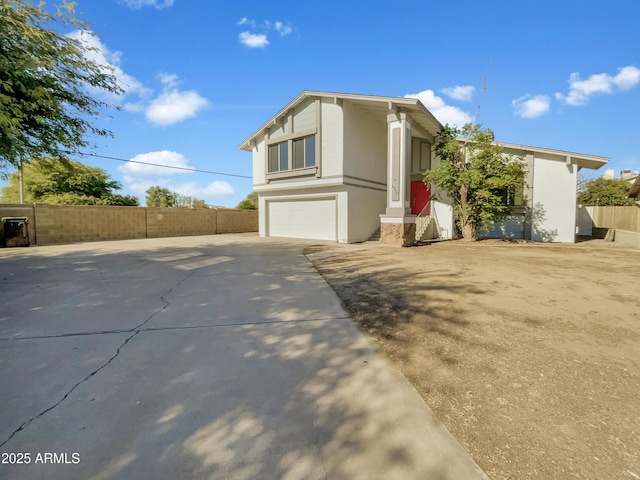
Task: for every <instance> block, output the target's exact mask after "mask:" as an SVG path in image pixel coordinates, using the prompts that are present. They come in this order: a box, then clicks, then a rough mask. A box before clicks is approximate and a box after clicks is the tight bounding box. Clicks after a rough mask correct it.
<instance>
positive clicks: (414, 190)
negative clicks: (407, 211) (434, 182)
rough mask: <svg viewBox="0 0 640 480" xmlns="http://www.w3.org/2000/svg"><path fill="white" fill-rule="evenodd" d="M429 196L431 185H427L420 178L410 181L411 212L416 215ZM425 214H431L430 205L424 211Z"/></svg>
mask: <svg viewBox="0 0 640 480" xmlns="http://www.w3.org/2000/svg"><path fill="white" fill-rule="evenodd" d="M430 198H431V187H428V186H427V185H425V184H424V183H422V181H421V180H416V181H413V182H411V213H412V214H413V215H418V214H419V213H420V212H422V209H423V208H424V207H425V205H427V204H428V203H429V199H430ZM424 213H425V214H426V215H431V205H429V206H428V207H427V208H426V210H425V211H424Z"/></svg>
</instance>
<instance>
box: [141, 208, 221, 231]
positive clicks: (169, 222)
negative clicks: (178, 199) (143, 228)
mask: <svg viewBox="0 0 640 480" xmlns="http://www.w3.org/2000/svg"><path fill="white" fill-rule="evenodd" d="M146 211H147V215H146V221H147V237H149V238H155V237H179V236H185V235H214V234H215V233H217V231H216V217H217V212H216V210H215V209H213V208H194V209H191V208H156V207H147V208H146Z"/></svg>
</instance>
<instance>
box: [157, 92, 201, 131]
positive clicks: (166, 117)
mask: <svg viewBox="0 0 640 480" xmlns="http://www.w3.org/2000/svg"><path fill="white" fill-rule="evenodd" d="M208 106H209V100H207V99H206V98H204V97H202V96H200V94H199V93H198V92H196V91H195V90H190V91H179V90H177V89H173V90H171V91H166V92H163V93H161V94H160V95H159V96H158V97H157V98H155V99H154V100H153V101H152V102H151V104H150V105H149V107H148V108H147V110H146V112H145V117H146V118H147V120H149V121H150V122H151V123H152V124H154V125H157V126H163V127H166V126H169V125H174V124H176V123H179V122H182V121H184V120H187V119H188V118H193V117H195V116H196V115H197V114H198V112H199V111H200V110H202V109H204V108H206V107H208Z"/></svg>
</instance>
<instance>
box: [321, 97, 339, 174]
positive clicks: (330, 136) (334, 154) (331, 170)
mask: <svg viewBox="0 0 640 480" xmlns="http://www.w3.org/2000/svg"><path fill="white" fill-rule="evenodd" d="M320 105H321V114H320V117H321V127H320V128H321V133H320V136H321V137H322V138H321V146H322V148H321V151H322V158H321V162H322V165H321V169H322V177H323V178H325V177H335V176H341V175H342V162H343V158H344V157H343V154H344V144H343V133H344V118H343V115H342V107H341V106H340V105H337V104H335V103H333V101H330V100H329V99H326V98H323V99H322V101H321V102H320Z"/></svg>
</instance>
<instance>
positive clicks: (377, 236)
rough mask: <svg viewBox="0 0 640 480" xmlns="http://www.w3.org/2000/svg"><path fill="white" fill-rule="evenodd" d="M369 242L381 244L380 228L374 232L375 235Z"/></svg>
mask: <svg viewBox="0 0 640 480" xmlns="http://www.w3.org/2000/svg"><path fill="white" fill-rule="evenodd" d="M369 241H370V242H379V241H380V227H378V229H377V230H376V231H375V232H373V235H371V236H370V237H369Z"/></svg>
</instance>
